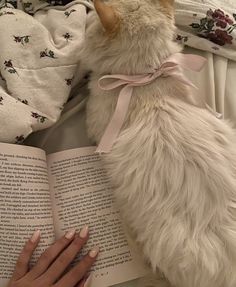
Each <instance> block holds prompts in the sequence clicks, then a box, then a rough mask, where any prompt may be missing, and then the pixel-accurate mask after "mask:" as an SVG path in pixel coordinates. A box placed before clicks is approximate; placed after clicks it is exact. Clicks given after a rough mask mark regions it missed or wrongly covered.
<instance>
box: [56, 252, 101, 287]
mask: <svg viewBox="0 0 236 287" xmlns="http://www.w3.org/2000/svg"><path fill="white" fill-rule="evenodd" d="M98 252H99V249H98V247H94V248H93V249H92V250H91V251H90V252H89V254H87V255H86V256H85V257H84V258H83V259H82V260H81V261H80V262H79V263H78V264H77V265H76V266H75V267H74V268H72V269H71V270H70V271H69V272H68V273H66V275H65V276H63V277H62V279H61V280H59V281H58V282H57V283H56V284H55V285H54V286H55V287H63V286H67V287H73V286H75V285H76V284H77V283H78V282H79V281H80V280H82V278H83V277H84V275H85V274H86V273H87V272H88V271H89V269H90V268H91V266H92V265H93V263H94V262H95V261H96V258H97V256H98ZM85 286H86V285H85Z"/></svg>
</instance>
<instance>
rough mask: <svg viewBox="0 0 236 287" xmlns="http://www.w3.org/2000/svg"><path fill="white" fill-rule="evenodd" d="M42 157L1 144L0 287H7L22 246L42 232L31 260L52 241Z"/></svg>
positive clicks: (35, 151)
mask: <svg viewBox="0 0 236 287" xmlns="http://www.w3.org/2000/svg"><path fill="white" fill-rule="evenodd" d="M51 208H52V206H51V201H50V192H49V185H48V174H47V164H46V155H45V153H44V152H43V151H42V150H40V149H36V148H31V147H26V146H17V145H11V144H2V143H0V286H1V287H3V286H6V284H7V282H8V280H9V278H10V277H11V275H12V272H13V269H14V267H15V264H16V260H17V258H18V256H19V254H20V251H21V250H22V248H23V246H24V244H25V242H26V241H27V240H28V239H29V238H30V236H32V234H33V233H34V231H35V230H38V229H39V230H40V231H41V234H42V236H41V241H40V245H39V247H38V248H37V250H36V252H35V257H34V260H33V261H35V259H36V258H37V257H38V256H39V254H41V252H42V251H43V250H44V249H45V248H46V247H48V245H49V244H51V243H52V242H53V241H54V240H55V235H54V228H53V217H52V211H51Z"/></svg>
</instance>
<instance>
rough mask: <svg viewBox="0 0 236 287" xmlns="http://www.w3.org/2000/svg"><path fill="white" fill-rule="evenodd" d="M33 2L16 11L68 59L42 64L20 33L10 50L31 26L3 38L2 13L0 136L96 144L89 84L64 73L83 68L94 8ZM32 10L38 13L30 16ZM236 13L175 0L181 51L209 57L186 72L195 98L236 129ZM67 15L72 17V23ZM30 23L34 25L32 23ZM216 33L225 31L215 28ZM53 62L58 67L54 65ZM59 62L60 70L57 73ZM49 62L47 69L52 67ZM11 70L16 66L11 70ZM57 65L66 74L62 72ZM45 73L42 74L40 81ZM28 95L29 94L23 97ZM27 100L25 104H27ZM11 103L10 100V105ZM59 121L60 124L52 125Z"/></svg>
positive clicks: (50, 143) (49, 146) (55, 146)
mask: <svg viewBox="0 0 236 287" xmlns="http://www.w3.org/2000/svg"><path fill="white" fill-rule="evenodd" d="M56 1H59V0H55V4H57V3H58V2H56ZM28 2H30V3H31V2H32V1H28V0H23V2H22V7H21V10H24V12H22V11H17V12H16V13H17V15H18V13H19V15H20V16H19V17H20V19H23V18H25V17H27V21H29V22H27V23H30V24H32V25H39V26H40V27H41V30H40V31H43V32H42V35H44V37H41V36H40V35H41V34H40V35H38V36H37V39H38V43H39V44H38V45H40V47H46V46H47V45H49V47H50V49H49V50H52V51H54V50H55V51H56V52H55V54H54V55H56V57H57V56H58V55H61V56H62V58H63V61H62V58H60V59H59V58H58V59H52V58H50V57H48V56H45V57H43V61H44V64H42V65H41V66H39V64H38V59H37V60H36V59H35V58H34V57H33V58H32V55H31V53H30V50H29V49H27V47H28V46H27V45H28V44H29V43H27V41H29V42H30V41H31V40H32V39H31V37H29V38H28V39H27V38H17V39H16V42H15V43H11V45H10V46H8V47H11V48H10V49H9V48H8V49H7V48H6V47H7V45H8V41H10V39H11V40H12V38H11V37H13V36H20V37H23V36H27V35H28V34H27V33H25V31H28V30H24V33H23V34H21V35H15V30H14V29H16V28H15V26H14V25H12V27H11V25H10V27H11V29H12V30H11V33H7V34H8V35H6V27H7V25H8V22H7V20H4V18H3V17H5V19H7V18H6V17H7V16H6V15H4V16H0V37H4V38H1V39H4V41H2V42H1V43H0V68H1V73H2V77H3V78H4V79H5V80H2V81H1V80H0V86H1V87H0V123H1V125H0V141H8V142H18V143H20V142H21V141H23V140H24V138H25V137H27V135H28V134H30V133H31V132H32V131H36V130H39V131H37V132H34V133H33V134H31V135H30V136H29V137H28V138H27V139H26V140H25V141H24V143H25V144H26V145H32V146H38V147H41V148H44V149H45V150H46V151H47V153H52V152H56V151H61V150H65V149H70V148H77V147H83V146H88V145H91V144H93V143H92V142H90V141H89V139H88V138H87V134H86V124H85V106H86V97H87V95H88V90H87V87H86V85H81V84H80V85H76V84H78V83H75V87H74V88H73V89H71V86H68V87H67V85H66V87H65V86H64V84H65V78H67V79H71V78H72V77H73V75H74V74H75V73H76V71H77V70H78V69H79V67H77V65H76V63H77V60H78V58H79V47H80V45H82V41H83V37H84V32H85V21H86V19H85V18H86V7H89V8H91V6H90V3H89V2H87V1H74V2H72V3H69V4H67V5H66V6H60V7H59V6H51V5H52V2H51V3H49V4H48V3H43V5H44V6H41V5H42V3H39V2H40V1H39V2H37V3H36V4H34V5H30V4H27V3H28ZM60 4H63V3H62V2H61V3H60ZM73 9H76V10H77V9H78V11H77V12H70V11H71V10H73ZM218 9H219V10H220V11H218ZM12 11H14V12H15V10H12V8H3V9H1V10H0V13H5V12H12ZM26 12H27V13H26ZM65 13H66V14H67V15H68V14H69V17H68V19H67V18H66V19H65V18H63V17H64V16H63V15H65ZM76 13H77V14H76ZM78 13H80V14H79V15H80V17H78V16H79V15H78ZM214 13H215V14H214ZM25 14H27V16H26V15H25ZM29 14H31V15H33V16H29ZM235 14H236V2H235V0H228V1H227V0H212V1H210V0H205V1H204V0H193V1H191V0H176V23H177V34H176V40H177V41H179V42H180V43H182V44H183V45H184V46H185V49H184V52H186V53H193V54H199V55H201V56H203V57H205V58H206V59H207V64H206V66H205V68H204V69H203V70H202V71H201V72H200V73H198V74H196V73H190V72H188V74H187V76H188V77H189V78H190V79H191V80H192V81H193V83H194V84H195V85H196V86H197V87H198V88H199V89H198V91H196V96H201V97H203V99H204V100H205V101H206V102H207V103H208V104H209V105H210V106H211V107H212V108H213V109H215V110H216V111H218V112H220V113H222V114H223V115H224V117H225V118H227V119H229V120H231V121H232V122H233V123H234V124H235V126H236V81H235V75H236V42H235V41H236V34H235V33H236V27H235V26H234V25H235V24H236V23H235V22H236V21H235V20H236V19H235V17H236V16H235ZM0 15H1V14H0ZM10 15H11V14H10ZM10 15H9V17H10ZM227 15H228V17H227ZM17 17H18V16H17ZM12 19H13V18H12ZM29 19H31V20H29ZM3 20H4V21H5V22H4V21H3ZM67 20H70V21H71V22H70V25H68V26H67V24H68V23H67V22H66V21H67ZM220 20H222V21H220ZM22 21H23V20H22ZM25 21H26V20H25ZM232 21H233V23H232ZM20 22H21V20H20ZM11 23H13V21H12V22H11ZM25 23H26V22H25ZM225 25H226V26H225ZM26 28H27V29H29V27H28V25H27V24H26ZM17 29H19V30H20V25H18V26H17ZM67 29H71V30H67ZM66 30H67V31H69V32H68V33H69V34H70V33H73V40H75V39H77V37H78V39H77V40H76V41H77V42H73V44H72V43H70V41H71V40H70V39H67V40H68V42H69V43H70V47H69V46H68V43H67V40H66V39H63V38H61V37H60V35H62V34H64V35H65V34H66V32H65V31H66ZM217 30H220V31H221V32H219V31H218V32H216V31H217ZM17 31H18V30H17ZM30 32H31V30H30ZM12 35H13V36H12ZM29 35H30V34H29ZM68 37H69V36H68ZM231 37H232V38H233V39H232V38H231ZM17 41H19V42H17ZM22 41H23V43H22ZM25 41H26V43H25ZM71 42H72V41H71ZM31 43H32V42H31ZM45 43H46V44H47V45H46V44H45ZM13 44H14V45H13ZM18 45H19V46H20V48H21V49H20V50H19V51H20V53H16V52H14V51H16V50H14V49H16V47H18ZM45 45H46V46H45ZM52 48H53V49H54V50H53V49H52ZM45 49H46V48H44V49H43V48H42V52H45V53H46V54H49V50H47V51H45ZM40 50H41V49H40ZM45 53H44V54H43V55H45ZM72 54H73V57H72ZM51 55H52V54H51ZM14 56H15V57H16V60H17V62H16V63H17V65H16V66H15V65H12V66H13V67H11V63H12V64H14V62H15V61H14V62H13V59H15V58H14ZM9 60H12V61H11V63H10V62H6V64H7V66H5V64H4V63H5V61H9ZM41 60H42V59H41ZM60 61H62V62H60ZM52 63H54V64H53V65H52ZM68 64H69V68H68ZM8 66H9V67H8ZM58 66H59V67H61V68H63V69H62V70H60V69H59V68H58ZM65 66H66V67H67V68H65ZM18 67H22V69H18ZM47 67H50V68H49V70H47V69H48V68H47ZM30 68H32V69H30ZM14 69H15V70H16V72H17V73H18V74H20V73H22V72H24V71H25V70H26V71H28V70H30V71H29V72H28V74H27V76H26V74H24V73H23V75H24V78H23V79H24V80H25V82H21V85H19V79H18V78H17V77H16V76H17V75H14V74H15V73H14ZM9 70H12V73H11V72H9ZM33 70H36V72H37V70H39V71H42V74H40V76H39V77H38V74H37V77H36V76H35V77H34V76H33V72H32V71H33ZM59 70H60V71H61V72H58V71H59ZM41 75H43V76H44V77H43V78H42V79H41V80H40V78H41ZM12 76H13V77H14V79H13V78H12ZM28 77H29V78H28ZM16 79H17V80H16ZM31 79H32V80H31ZM36 79H37V80H36ZM16 83H17V84H16ZM25 83H27V89H29V88H30V89H29V91H27V89H26V86H24V85H25ZM23 84H24V85H23ZM69 94H70V98H71V100H70V101H68V102H67V103H66V104H65V105H64V109H63V112H62V115H61V117H59V116H60V114H61V110H62V106H63V104H64V102H66V101H67V99H68V97H69ZM26 95H27V97H28V98H25V96H26ZM1 98H2V100H1ZM25 100H27V101H28V105H27V104H26V102H25ZM23 101H24V102H25V103H23ZM31 101H32V102H31ZM1 103H2V104H1ZM6 103H8V107H7V108H6V105H5V104H6ZM3 104H4V106H3ZM32 108H33V110H32ZM31 112H35V113H37V114H39V115H40V116H43V117H47V120H45V121H44V122H43V123H42V122H40V121H42V120H41V118H40V117H38V118H36V117H32V114H31ZM35 116H36V115H35ZM58 119H59V120H58ZM55 122H56V124H54V126H53V127H50V126H51V125H52V124H53V123H55ZM47 127H50V128H47ZM45 128H47V129H45ZM16 131H17V133H16ZM17 137H19V138H17ZM121 286H122V287H134V286H136V283H135V282H130V283H125V284H123V285H121Z"/></svg>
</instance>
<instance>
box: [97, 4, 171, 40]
mask: <svg viewBox="0 0 236 287" xmlns="http://www.w3.org/2000/svg"><path fill="white" fill-rule="evenodd" d="M94 6H95V9H96V11H97V13H98V16H99V18H100V21H101V24H102V26H103V29H104V31H105V32H106V33H107V35H108V36H111V37H112V36H115V35H117V34H119V33H126V34H129V35H130V36H131V37H134V36H135V35H137V33H139V34H140V33H143V32H146V33H148V32H151V31H160V30H161V29H164V28H166V27H168V26H170V27H171V28H173V20H174V7H173V6H174V0H108V1H104V0H94ZM163 26H164V27H163Z"/></svg>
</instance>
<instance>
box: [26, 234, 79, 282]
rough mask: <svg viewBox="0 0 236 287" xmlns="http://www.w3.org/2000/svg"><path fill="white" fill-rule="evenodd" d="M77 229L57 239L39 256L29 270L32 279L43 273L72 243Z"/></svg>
mask: <svg viewBox="0 0 236 287" xmlns="http://www.w3.org/2000/svg"><path fill="white" fill-rule="evenodd" d="M74 236H75V230H71V231H68V232H67V233H66V234H65V235H64V236H63V237H61V238H60V239H59V240H57V241H56V242H55V243H54V244H53V245H52V246H50V247H49V248H48V249H47V250H46V251H45V252H44V253H43V254H42V255H41V256H40V258H39V260H38V262H37V263H36V265H35V266H34V267H33V268H32V270H31V271H30V272H29V274H28V275H29V276H30V278H32V279H35V278H38V277H39V276H40V275H42V274H43V273H44V272H45V271H46V270H47V268H48V267H49V266H50V265H51V263H52V262H53V261H54V260H55V259H56V258H57V256H58V255H59V254H60V253H61V252H62V251H63V250H64V249H65V248H66V247H67V246H68V245H69V244H70V243H71V241H72V240H73V239H74Z"/></svg>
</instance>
